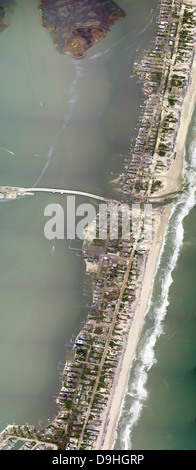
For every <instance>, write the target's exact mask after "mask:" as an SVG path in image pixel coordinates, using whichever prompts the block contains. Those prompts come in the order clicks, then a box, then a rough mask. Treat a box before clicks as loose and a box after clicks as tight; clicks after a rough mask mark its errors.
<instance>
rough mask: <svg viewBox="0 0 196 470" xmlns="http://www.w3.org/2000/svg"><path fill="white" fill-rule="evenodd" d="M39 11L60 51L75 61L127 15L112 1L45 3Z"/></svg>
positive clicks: (57, 0)
mask: <svg viewBox="0 0 196 470" xmlns="http://www.w3.org/2000/svg"><path fill="white" fill-rule="evenodd" d="M40 10H41V19H42V25H43V26H44V28H46V29H48V30H51V32H52V36H53V40H54V43H55V45H56V47H57V49H58V50H59V51H60V52H61V53H63V54H70V55H71V56H72V57H74V58H76V59H78V58H82V57H84V56H85V53H86V51H87V50H88V49H90V48H91V47H92V46H93V45H94V44H95V42H96V41H100V39H102V38H103V37H104V36H105V35H106V33H107V32H108V31H109V30H110V27H111V26H112V25H113V24H114V23H115V21H117V20H118V19H119V18H122V17H124V16H125V12H124V11H123V10H122V8H120V7H119V6H118V5H117V4H116V3H115V2H113V1H112V0H86V1H85V2H84V0H66V2H65V1H64V0H42V2H41V3H40Z"/></svg>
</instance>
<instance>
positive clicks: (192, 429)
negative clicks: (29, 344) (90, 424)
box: [114, 112, 196, 450]
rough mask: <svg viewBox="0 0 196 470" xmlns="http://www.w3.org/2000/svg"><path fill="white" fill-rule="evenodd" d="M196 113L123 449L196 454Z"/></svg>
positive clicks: (126, 415) (129, 401) (135, 368)
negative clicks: (188, 451)
mask: <svg viewBox="0 0 196 470" xmlns="http://www.w3.org/2000/svg"><path fill="white" fill-rule="evenodd" d="M195 204H196V112H195V113H194V116H193V119H192V124H191V126H190V130H189V135H188V139H187V145H186V153H185V156H184V170H183V192H182V195H180V196H179V198H178V200H177V202H176V203H175V205H174V208H173V212H172V216H171V219H170V223H169V226H168V229H167V233H166V237H165V244H164V247H163V250H162V255H161V259H160V263H159V266H158V269H157V274H156V277H155V282H154V289H153V293H152V297H151V301H150V305H149V308H148V312H147V316H146V319H145V323H144V327H143V332H142V335H141V338H140V342H139V346H138V349H137V352H136V355H135V358H134V361H133V365H132V368H131V371H130V377H129V382H128V387H127V391H126V394H125V399H124V403H123V406H122V409H121V416H120V419H119V423H118V427H117V432H116V440H115V444H114V448H116V449H135V450H139V449H140V450H141V449H143V450H145V449H151V450H160V449H164V450H168V449H172V450H180V449H182V450H186V449H188V450H193V449H194V450H195V449H196V422H195V419H196V341H195V336H196V333H195V332H196V297H195V269H196V235H195V234H196V206H195Z"/></svg>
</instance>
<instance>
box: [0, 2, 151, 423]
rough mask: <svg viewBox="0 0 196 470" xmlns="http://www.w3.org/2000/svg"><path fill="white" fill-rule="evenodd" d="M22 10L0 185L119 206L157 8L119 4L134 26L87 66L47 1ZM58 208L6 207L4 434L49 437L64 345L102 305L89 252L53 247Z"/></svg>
mask: <svg viewBox="0 0 196 470" xmlns="http://www.w3.org/2000/svg"><path fill="white" fill-rule="evenodd" d="M16 3H17V6H16V8H15V9H14V10H13V12H12V13H11V14H10V15H9V18H8V19H9V23H10V27H9V28H7V29H6V31H5V32H4V33H3V34H1V35H0V64H1V74H0V95H1V106H0V183H1V185H11V186H12V185H14V186H23V187H32V186H33V185H38V184H39V186H43V187H57V188H61V187H63V188H67V189H68V188H70V189H78V190H79V189H81V190H82V189H85V190H86V191H89V192H94V193H97V194H101V195H106V196H108V197H110V196H112V195H114V189H113V187H112V186H111V185H110V184H109V181H110V179H113V178H114V177H115V176H114V175H115V173H117V174H118V172H119V171H122V168H123V167H122V163H123V162H124V156H126V154H127V152H128V150H129V145H130V140H131V137H132V136H135V135H136V133H137V131H136V130H135V127H136V125H137V123H138V117H139V114H140V104H141V103H142V93H141V84H140V83H138V82H137V80H136V79H135V78H134V77H133V78H130V75H132V72H133V63H134V61H135V60H136V59H137V58H138V55H140V54H141V53H142V51H143V49H144V48H145V47H148V46H149V44H150V41H151V40H152V37H153V32H154V27H155V20H156V14H157V6H158V0H149V1H148V2H146V0H145V1H144V0H130V1H129V0H119V2H118V3H119V5H120V6H121V7H122V8H124V9H125V11H126V13H127V16H126V18H125V19H123V20H120V21H119V22H117V23H116V24H115V25H114V26H113V28H112V29H111V32H110V33H108V34H107V36H106V37H105V38H104V40H103V41H101V42H100V43H97V44H96V46H95V47H94V48H93V49H91V50H90V51H88V54H87V57H86V58H85V59H84V60H81V61H76V60H73V59H72V58H71V57H69V56H63V55H61V54H59V53H58V52H57V51H56V50H55V47H54V45H53V42H52V39H51V36H50V33H49V32H48V31H46V30H44V29H43V28H42V26H41V24H40V18H39V10H38V8H37V7H38V4H39V1H38V0H29V1H28V2H27V1H26V0H17V1H16ZM141 11H142V15H141ZM111 172H112V174H111ZM54 202H55V203H59V204H62V205H63V207H65V209H66V198H62V197H60V196H54V195H46V194H45V195H44V194H42V195H41V194H40V195H37V196H34V197H25V198H23V199H22V198H21V199H19V200H16V201H8V202H5V203H4V202H2V201H1V202H0V221H1V223H0V266H1V271H0V299H1V302H0V377H1V380H0V429H3V428H4V427H5V425H6V424H7V423H12V422H16V423H26V422H29V423H32V424H35V425H36V426H38V425H39V423H40V425H41V426H42V425H45V424H46V423H47V419H51V418H52V417H53V414H54V413H56V410H57V407H56V404H55V396H56V395H57V394H58V391H59V388H60V369H62V367H63V366H62V364H64V363H65V360H66V359H68V358H69V357H70V353H69V350H68V349H66V347H65V342H66V343H67V342H69V340H70V338H71V337H72V335H73V337H74V336H75V335H76V334H77V333H78V331H79V330H80V328H81V325H82V324H81V321H84V319H85V317H86V315H87V311H88V305H89V304H90V301H91V295H92V291H91V285H90V281H87V279H86V276H85V265H84V262H83V260H82V258H81V256H80V252H78V253H77V252H76V251H71V250H70V249H69V241H67V240H62V241H58V243H57V242H53V241H51V242H50V241H48V240H46V239H45V238H44V223H45V220H44V209H45V206H46V205H47V204H51V203H54ZM79 202H83V200H82V199H79V200H77V203H79ZM77 255H78V256H77ZM59 361H60V362H61V363H62V364H59Z"/></svg>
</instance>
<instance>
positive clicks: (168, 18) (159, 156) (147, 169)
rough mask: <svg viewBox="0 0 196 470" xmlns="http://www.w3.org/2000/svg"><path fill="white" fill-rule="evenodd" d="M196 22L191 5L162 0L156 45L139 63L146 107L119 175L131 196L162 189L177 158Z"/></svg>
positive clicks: (137, 66)
mask: <svg viewBox="0 0 196 470" xmlns="http://www.w3.org/2000/svg"><path fill="white" fill-rule="evenodd" d="M195 25H196V16H195V9H194V8H193V7H189V6H185V5H184V4H183V2H182V0H163V1H162V3H161V7H160V15H159V20H158V27H157V34H156V40H155V43H154V46H153V48H152V50H151V51H150V52H148V53H146V55H145V57H144V58H143V59H142V60H141V62H140V63H139V64H135V65H136V67H135V73H136V75H137V76H138V77H139V78H140V79H141V80H142V81H143V91H144V93H145V95H146V101H145V107H144V108H145V109H144V112H143V114H142V115H141V117H140V128H139V132H138V136H137V139H136V142H135V145H134V147H133V148H132V149H130V157H129V158H128V159H126V165H125V171H124V172H123V173H122V174H121V175H120V189H121V190H122V192H123V193H124V194H128V195H130V196H131V198H132V199H133V200H134V198H135V197H136V198H137V199H139V200H140V199H141V200H145V199H146V198H147V197H148V196H151V195H152V194H153V193H155V192H156V191H158V190H160V189H162V188H163V185H164V181H165V179H164V176H165V174H166V173H167V171H168V170H169V168H170V166H171V163H172V161H173V159H175V157H176V152H175V143H176V137H177V133H178V128H179V123H180V115H181V110H182V102H183V99H184V97H185V95H186V90H187V87H188V85H189V81H190V78H191V68H192V63H193V59H194V54H195V51H194V44H195ZM161 176H163V179H162V178H161Z"/></svg>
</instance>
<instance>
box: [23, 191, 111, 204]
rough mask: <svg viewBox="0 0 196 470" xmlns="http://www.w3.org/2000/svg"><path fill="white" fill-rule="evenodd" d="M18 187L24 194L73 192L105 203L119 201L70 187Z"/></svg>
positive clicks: (75, 194)
mask: <svg viewBox="0 0 196 470" xmlns="http://www.w3.org/2000/svg"><path fill="white" fill-rule="evenodd" d="M18 189H20V192H21V191H22V190H24V193H25V194H28V193H35V192H37V193H52V194H73V195H74V196H85V197H89V198H92V199H97V200H98V201H104V202H107V203H111V202H113V203H115V204H119V203H120V202H119V201H116V200H115V199H108V198H106V197H103V196H97V194H92V193H87V192H85V191H75V190H72V189H56V188H18Z"/></svg>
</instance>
